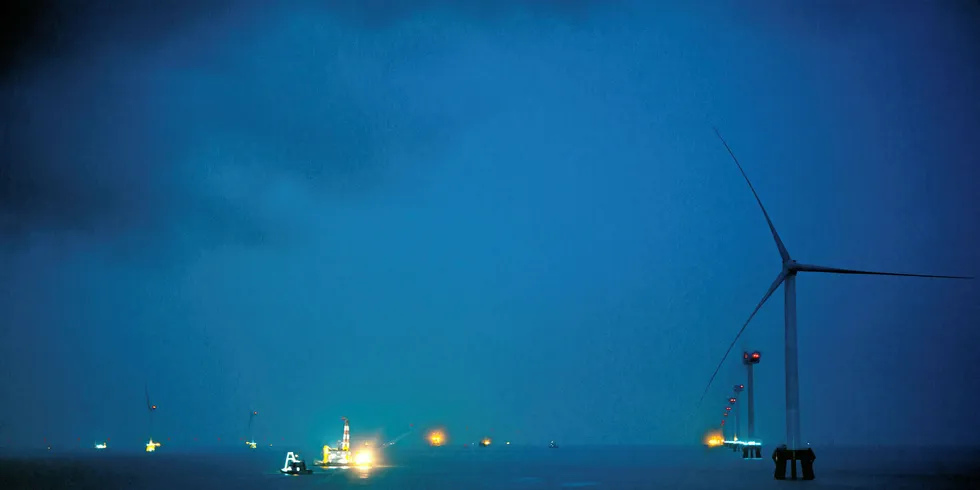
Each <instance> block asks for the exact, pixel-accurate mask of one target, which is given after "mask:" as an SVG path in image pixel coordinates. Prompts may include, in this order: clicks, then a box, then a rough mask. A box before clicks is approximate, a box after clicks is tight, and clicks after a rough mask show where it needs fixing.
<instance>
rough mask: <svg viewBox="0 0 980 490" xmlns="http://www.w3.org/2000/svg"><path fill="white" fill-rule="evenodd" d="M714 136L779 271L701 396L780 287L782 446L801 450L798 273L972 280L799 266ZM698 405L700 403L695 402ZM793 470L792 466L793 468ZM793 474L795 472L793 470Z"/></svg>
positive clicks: (751, 188) (743, 172)
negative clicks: (767, 237)
mask: <svg viewBox="0 0 980 490" xmlns="http://www.w3.org/2000/svg"><path fill="white" fill-rule="evenodd" d="M714 130H715V134H716V135H718V139H720V140H721V142H722V144H723V145H725V149H727V150H728V154H729V155H731V157H732V160H734V161H735V165H736V166H738V170H739V172H741V173H742V177H744V178H745V183H746V184H748V185H749V189H750V190H751V191H752V195H753V196H755V200H756V202H757V203H759V208H760V209H761V210H762V214H763V216H765V218H766V223H767V224H768V225H769V231H770V232H772V237H773V239H774V240H775V241H776V248H777V249H778V250H779V256H780V258H781V259H782V261H783V268H782V270H781V271H780V272H779V274H778V275H777V276H776V280H775V281H773V283H772V286H769V291H767V292H766V294H765V296H763V297H762V301H759V304H758V305H757V306H756V307H755V309H754V310H752V314H751V315H749V319H748V320H746V321H745V324H744V325H742V328H741V329H740V330H739V331H738V334H737V335H735V339H734V340H732V343H731V345H729V346H728V350H727V351H725V355H724V357H722V358H721V362H720V363H718V367H717V368H716V369H715V372H714V374H712V375H711V379H710V380H708V386H706V387H705V389H704V393H705V394H707V393H708V388H710V387H711V382H712V381H714V379H715V376H717V375H718V371H720V370H721V366H722V365H723V364H724V363H725V359H727V358H728V354H730V353H731V351H732V348H733V347H734V346H735V343H736V342H738V338H739V337H740V336H741V335H742V332H744V331H745V328H746V327H748V326H749V322H751V321H752V318H753V317H755V314H756V313H758V311H759V309H761V308H762V305H763V304H765V302H766V300H768V299H769V297H770V296H772V294H773V293H774V292H776V289H777V288H779V286H780V284H782V285H783V291H784V292H785V294H786V305H785V308H784V314H785V322H786V328H785V355H786V447H787V448H788V449H790V450H797V449H803V446H802V445H801V444H802V442H803V441H802V438H801V437H800V390H799V372H798V361H797V345H796V343H797V342H796V274H797V273H799V272H829V273H836V274H864V275H875V276H902V277H931V278H938V279H973V278H972V277H967V276H938V275H929V274H900V273H896V272H873V271H863V270H855V269H840V268H836V267H825V266H821V265H809V264H801V263H799V262H797V261H795V260H793V258H792V257H791V256H790V254H789V252H788V251H787V250H786V246H785V245H783V241H782V239H780V238H779V233H776V227H775V226H773V224H772V220H771V219H769V213H768V212H766V208H765V206H763V205H762V200H761V199H759V194H758V193H756V192H755V187H753V186H752V182H750V181H749V177H748V175H746V174H745V170H744V169H742V165H741V164H740V163H739V162H738V158H736V157H735V153H734V152H733V151H732V149H731V147H729V146H728V143H727V142H726V141H725V139H724V138H722V136H721V133H720V132H718V128H714ZM701 400H702V401H703V400H704V394H702V395H701ZM698 404H699V405H700V402H698ZM794 468H795V467H794ZM794 472H795V470H794Z"/></svg>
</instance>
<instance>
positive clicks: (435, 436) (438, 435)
mask: <svg viewBox="0 0 980 490" xmlns="http://www.w3.org/2000/svg"><path fill="white" fill-rule="evenodd" d="M445 442H446V436H445V434H443V433H442V432H441V431H438V430H437V431H434V432H432V433H430V434H429V443H430V444H432V445H433V446H441V445H443V443H445Z"/></svg>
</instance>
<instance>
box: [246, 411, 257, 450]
mask: <svg viewBox="0 0 980 490" xmlns="http://www.w3.org/2000/svg"><path fill="white" fill-rule="evenodd" d="M258 414H259V412H258V411H257V410H252V412H251V413H249V414H248V440H247V441H245V445H246V446H248V447H250V448H252V449H255V448H257V447H258V444H256V443H255V437H252V421H253V420H255V416H256V415H258Z"/></svg>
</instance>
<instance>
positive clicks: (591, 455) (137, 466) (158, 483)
mask: <svg viewBox="0 0 980 490" xmlns="http://www.w3.org/2000/svg"><path fill="white" fill-rule="evenodd" d="M288 449H293V450H295V448H282V450H279V449H272V448H262V449H258V450H248V449H234V450H230V449H228V448H224V449H221V450H217V449H216V450H213V451H196V452H193V453H190V452H188V453H177V452H175V451H172V452H170V453H168V452H166V451H165V450H160V451H159V452H157V453H152V454H147V453H142V454H140V453H129V454H123V453H118V452H113V451H112V450H111V449H107V450H105V451H95V450H90V451H85V452H74V453H58V452H56V451H42V452H38V453H36V454H22V455H11V454H6V455H5V456H0V489H2V490H21V489H25V490H26V489H30V490H47V489H63V488H64V489H68V488H70V489H98V490H112V489H125V490H158V489H159V490H192V489H234V490H252V489H255V490H259V489H290V490H303V489H347V488H358V489H361V488H365V489H366V488H371V489H406V490H407V489H420V490H467V489H515V490H518V489H519V490H543V489H586V490H593V489H594V490H599V489H650V490H654V489H665V490H684V489H711V490H720V489H724V490H737V489H752V490H765V489H785V488H799V487H801V486H802V487H806V488H807V489H808V490H813V489H882V490H903V489H929V490H939V489H980V449H964V448H908V447H905V448H887V447H874V448H871V447H868V448H855V447H833V448H824V449H820V448H815V453H816V455H817V459H816V462H815V463H814V472H815V474H816V479H815V480H813V481H789V480H786V481H777V480H775V479H774V478H773V470H774V464H773V461H772V460H771V459H769V458H768V456H769V454H768V453H766V454H764V456H765V459H762V460H743V459H742V458H741V456H740V453H734V452H732V451H731V450H729V449H725V448H711V449H708V448H705V447H700V446H699V447H625V446H609V447H602V446H596V447H571V446H568V447H564V446H563V447H561V448H558V449H549V448H547V447H516V446H490V447H486V448H480V447H467V448H454V447H438V448H429V447H427V448H399V447H398V446H392V447H390V448H387V449H385V450H384V451H382V452H380V453H379V454H378V460H377V462H376V463H377V464H376V466H374V467H371V468H363V469H356V468H350V469H321V468H319V467H316V466H313V465H312V462H313V459H315V457H316V456H317V453H316V451H312V452H308V453H303V452H300V456H301V457H302V458H303V459H304V460H306V461H307V464H308V465H309V467H310V468H311V469H313V474H310V475H305V476H287V475H283V474H281V473H280V472H279V468H281V467H282V466H283V464H284V463H285V457H286V452H287V450H288Z"/></svg>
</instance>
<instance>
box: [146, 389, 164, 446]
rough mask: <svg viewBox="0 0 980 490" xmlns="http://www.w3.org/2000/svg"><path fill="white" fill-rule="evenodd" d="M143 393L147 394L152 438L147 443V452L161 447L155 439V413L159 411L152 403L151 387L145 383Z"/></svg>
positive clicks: (147, 408)
mask: <svg viewBox="0 0 980 490" xmlns="http://www.w3.org/2000/svg"><path fill="white" fill-rule="evenodd" d="M143 393H144V394H145V395H146V410H147V411H149V413H150V430H149V433H150V434H149V435H150V440H149V441H148V442H147V443H146V452H148V453H152V452H153V451H156V449H157V448H158V447H160V443H159V442H154V441H153V413H154V412H156V411H157V406H156V405H154V404H153V403H150V388H149V386H148V385H146V384H144V385H143Z"/></svg>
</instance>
